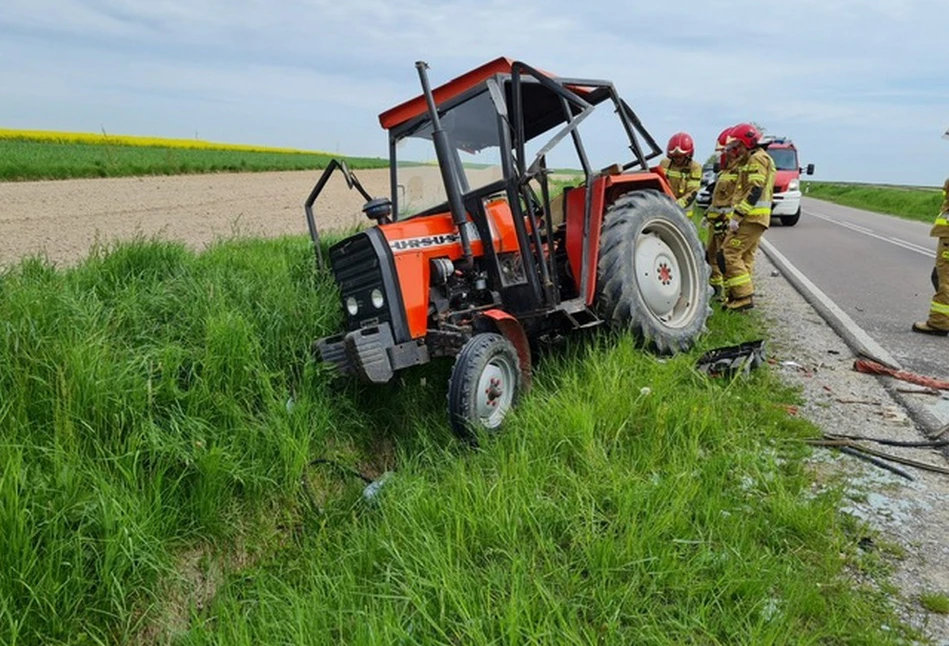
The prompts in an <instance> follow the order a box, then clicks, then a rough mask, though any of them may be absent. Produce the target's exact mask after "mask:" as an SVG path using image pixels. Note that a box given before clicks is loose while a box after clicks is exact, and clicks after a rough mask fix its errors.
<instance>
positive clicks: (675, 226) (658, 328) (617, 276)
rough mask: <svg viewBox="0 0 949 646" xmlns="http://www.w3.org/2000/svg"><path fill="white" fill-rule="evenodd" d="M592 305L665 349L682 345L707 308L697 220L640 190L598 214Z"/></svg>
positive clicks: (690, 340) (699, 328)
mask: <svg viewBox="0 0 949 646" xmlns="http://www.w3.org/2000/svg"><path fill="white" fill-rule="evenodd" d="M597 274H598V275H597V307H598V309H599V311H600V315H601V316H602V317H603V318H604V319H605V320H606V322H607V324H608V325H609V326H610V327H611V328H612V329H618V330H630V331H632V332H633V333H634V334H635V335H636V336H637V338H639V339H641V340H642V341H643V342H645V343H646V344H648V345H651V346H652V347H654V348H655V349H656V350H657V351H659V352H660V353H663V354H671V353H675V352H679V351H685V350H688V349H689V348H691V347H692V345H693V344H694V343H695V340H696V339H697V338H698V337H699V335H700V334H702V332H704V331H705V322H706V320H707V319H708V317H709V315H710V314H711V312H712V310H711V308H710V307H709V297H710V293H711V291H712V290H711V287H709V283H708V280H709V268H708V265H707V264H706V262H705V252H704V250H703V249H702V243H701V242H700V240H699V236H698V233H697V230H696V228H695V225H693V224H692V223H691V222H690V221H689V220H688V218H686V217H685V215H684V214H683V213H682V210H681V209H680V208H678V207H677V206H676V204H675V202H673V201H672V199H671V198H670V197H668V196H667V195H665V194H664V193H660V192H659V191H654V190H640V191H634V192H632V193H628V194H626V195H624V196H622V197H621V198H620V199H618V200H617V201H616V202H615V203H614V204H613V205H612V206H610V208H609V209H608V210H607V212H606V214H605V215H604V223H603V232H602V234H601V236H600V258H599V264H598V266H597Z"/></svg>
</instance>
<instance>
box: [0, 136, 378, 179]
mask: <svg viewBox="0 0 949 646" xmlns="http://www.w3.org/2000/svg"><path fill="white" fill-rule="evenodd" d="M333 157H334V155H330V154H326V153H305V152H279V151H267V150H264V151H260V150H241V149H221V150H218V149H214V148H184V147H171V146H161V145H137V144H128V143H116V142H106V143H96V144H93V143H80V142H65V143H64V142H60V141H55V140H50V141H46V140H43V141H39V140H31V139H13V138H9V139H4V138H2V137H0V180H2V181H23V180H48V179H67V178H83V177H128V176H136V175H181V174H188V173H217V172H255V171H278V170H310V169H317V168H325V167H326V165H327V163H329V161H330V159H332V158H333ZM345 159H346V161H347V162H348V163H349V165H350V167H351V168H354V169H359V168H385V167H387V166H388V160H385V159H376V158H368V157H346V158H345Z"/></svg>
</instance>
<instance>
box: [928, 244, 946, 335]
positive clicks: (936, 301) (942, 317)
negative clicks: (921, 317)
mask: <svg viewBox="0 0 949 646" xmlns="http://www.w3.org/2000/svg"><path fill="white" fill-rule="evenodd" d="M936 275H937V276H938V277H939V289H937V290H936V294H935V296H933V300H932V303H930V304H929V319H928V320H927V321H926V323H927V324H928V325H929V327H934V328H936V329H939V330H949V237H941V238H939V244H938V245H937V246H936Z"/></svg>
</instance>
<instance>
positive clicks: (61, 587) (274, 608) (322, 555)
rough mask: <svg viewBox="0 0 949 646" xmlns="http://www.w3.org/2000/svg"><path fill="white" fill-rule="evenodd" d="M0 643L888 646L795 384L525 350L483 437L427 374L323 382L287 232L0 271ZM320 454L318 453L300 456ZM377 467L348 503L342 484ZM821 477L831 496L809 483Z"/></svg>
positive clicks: (584, 340) (879, 610) (863, 561)
mask: <svg viewBox="0 0 949 646" xmlns="http://www.w3.org/2000/svg"><path fill="white" fill-rule="evenodd" d="M0 322H2V323H0V392H2V393H3V397H2V399H0V643H3V644H10V645H27V644H125V643H144V644H166V643H174V644H193V645H198V644H222V645H223V644H228V645H234V644H247V645H250V644H254V645H255V646H256V645H260V644H329V643H346V644H396V643H401V644H435V643H438V644H443V643H444V644H449V643H454V644H498V643H509V644H529V643H550V644H593V643H597V644H668V645H670V646H671V645H681V644H780V643H788V642H789V640H790V641H793V643H796V644H867V645H871V644H872V645H878V644H897V643H903V642H904V641H906V637H907V636H908V635H910V633H909V632H907V630H908V629H905V628H902V627H901V624H900V622H899V619H898V618H897V617H896V616H895V613H894V612H893V610H892V609H891V608H890V607H889V605H888V604H887V602H886V598H885V595H884V592H882V590H884V589H885V587H881V586H880V585H878V584H873V583H872V581H873V579H874V578H875V577H876V576H878V575H879V574H880V572H881V569H880V565H879V561H878V560H874V559H877V557H875V556H874V555H873V554H869V553H865V552H863V551H862V550H860V549H858V540H859V539H860V537H862V536H864V535H865V534H864V533H863V532H864V531H865V530H864V529H863V528H858V527H856V526H855V525H854V521H851V520H848V517H846V516H842V515H840V514H839V513H838V511H837V509H838V504H839V493H838V492H837V490H836V489H835V488H834V487H833V486H832V483H827V482H825V483H824V485H825V486H822V487H821V488H818V489H815V488H813V487H812V486H811V485H812V476H811V475H810V472H809V471H808V469H807V468H806V466H805V463H804V460H805V458H806V456H807V455H808V453H809V449H807V448H806V446H805V445H803V444H802V442H801V440H802V439H803V438H806V437H809V436H813V435H814V434H815V433H816V430H815V429H814V428H812V427H810V426H809V425H808V424H807V423H805V422H804V421H802V420H800V419H799V418H795V417H791V416H788V415H787V413H786V411H785V410H784V407H783V404H788V403H794V402H796V395H795V393H793V392H789V391H788V390H787V389H786V388H784V387H783V386H781V385H780V383H778V381H777V379H776V377H775V376H774V375H773V374H772V373H770V371H769V369H768V367H767V366H765V367H763V368H762V369H760V370H757V371H755V372H754V373H753V374H752V375H751V376H750V377H749V378H739V379H736V380H733V381H730V380H715V379H709V378H708V377H706V376H704V375H702V374H701V373H699V372H697V371H696V370H695V369H694V368H693V366H694V363H695V361H696V359H697V357H698V356H699V355H700V353H701V352H702V351H703V350H706V349H708V348H711V347H716V346H720V345H724V344H729V343H736V342H739V341H743V340H749V339H751V338H756V334H757V333H758V330H760V327H761V325H762V321H760V320H759V319H757V318H756V317H754V316H751V317H734V316H733V317H728V316H725V315H723V314H720V313H717V314H715V315H714V316H713V317H712V319H711V320H710V324H711V325H710V327H711V331H710V334H709V335H707V336H706V337H705V338H703V339H702V341H701V345H700V347H699V348H696V349H695V350H694V351H693V352H691V353H688V354H685V355H680V356H677V357H675V358H672V359H670V360H662V361H660V360H657V358H655V357H653V356H651V355H650V354H648V353H645V352H643V351H641V350H640V349H638V348H636V347H635V345H634V343H633V342H632V340H631V339H630V338H628V337H626V336H622V337H613V336H610V335H606V334H598V335H595V334H589V335H586V336H578V337H576V338H574V339H572V340H571V341H570V342H569V343H568V344H567V345H565V346H564V347H561V348H558V349H556V350H551V351H548V352H546V353H545V354H544V355H543V356H542V357H541V358H540V360H539V361H538V363H537V366H536V368H537V369H536V373H535V377H534V379H535V381H534V387H533V389H532V391H531V392H530V393H529V394H528V395H527V396H526V397H525V398H524V400H523V401H522V403H521V405H520V406H519V407H518V408H517V409H516V410H515V412H514V414H513V415H512V416H511V417H510V418H509V420H508V422H507V423H506V426H505V428H504V430H503V432H502V433H500V434H499V435H497V436H494V437H490V438H484V439H483V440H482V442H481V443H480V445H479V446H478V447H477V448H475V447H471V446H468V445H466V444H463V443H461V442H459V441H458V440H456V439H455V438H453V437H452V436H451V434H450V433H449V431H448V429H447V423H446V417H445V410H444V409H445V389H446V379H447V375H448V372H449V370H450V361H442V362H436V363H433V364H431V365H429V366H424V367H420V368H417V369H413V370H411V371H408V372H405V373H403V375H402V376H400V377H399V378H397V379H395V380H394V381H393V382H392V383H390V384H388V385H385V386H376V387H370V386H364V385H359V384H356V383H354V382H352V381H347V380H343V381H338V380H334V379H333V378H332V376H331V375H330V374H329V373H328V371H327V370H326V368H325V367H322V366H320V365H318V364H316V363H314V361H313V360H312V358H311V356H310V350H309V347H310V343H311V341H312V340H313V339H314V338H316V337H319V336H321V335H325V334H329V333H331V332H335V331H337V330H338V329H339V328H338V326H339V325H340V322H341V317H340V313H339V303H338V301H337V297H336V294H335V290H334V287H333V283H332V281H331V278H330V276H329V275H327V274H320V273H318V272H317V271H316V269H315V267H314V260H313V255H312V251H311V249H310V245H309V243H308V241H307V240H305V239H303V238H283V239H278V240H247V239H244V240H241V239H235V240H231V241H222V242H219V243H218V244H216V245H215V246H213V247H211V248H210V249H208V250H207V251H205V252H203V253H201V254H195V253H193V252H191V251H188V250H187V249H186V248H185V247H183V246H181V245H178V244H173V243H167V242H158V241H150V240H138V241H134V242H130V243H125V244H121V245H119V246H117V247H115V248H112V249H99V250H97V251H95V252H94V253H93V254H92V255H91V256H90V257H89V258H88V259H87V260H85V261H84V262H82V263H80V264H79V265H77V266H75V267H71V268H66V269H61V268H56V267H53V266H51V265H49V264H47V263H46V262H45V261H43V260H39V259H26V260H24V261H23V262H22V263H20V264H19V265H17V266H15V267H11V268H9V269H7V270H5V271H4V272H3V273H2V274H0ZM320 459H327V460H332V461H333V462H330V463H323V462H316V460H320ZM350 468H351V469H355V470H358V471H359V472H361V473H363V474H366V475H367V476H368V477H370V478H375V477H377V476H380V475H381V474H383V473H385V472H390V473H391V475H390V476H389V478H388V480H387V481H386V484H385V486H384V487H383V488H382V489H381V491H380V492H379V494H378V495H377V496H375V497H374V498H372V499H371V500H367V499H365V498H364V497H363V495H362V487H363V484H364V483H363V482H362V481H361V480H359V479H358V478H355V477H353V476H352V475H350V474H349V473H348V471H347V469H350ZM828 484H830V485H831V486H827V485H828Z"/></svg>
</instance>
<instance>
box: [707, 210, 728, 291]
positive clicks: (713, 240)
mask: <svg viewBox="0 0 949 646" xmlns="http://www.w3.org/2000/svg"><path fill="white" fill-rule="evenodd" d="M724 241H725V234H724V233H719V232H718V231H717V230H716V228H715V223H714V222H713V223H711V224H709V225H708V240H707V241H706V243H705V260H706V262H708V266H709V269H710V270H711V274H710V276H709V280H708V284H709V285H711V286H712V287H714V288H715V289H716V290H717V291H721V292H723V293H724V291H725V278H724V276H723V275H722V270H721V268H719V266H718V254H719V252H720V251H721V250H722V243H723V242H724Z"/></svg>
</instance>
